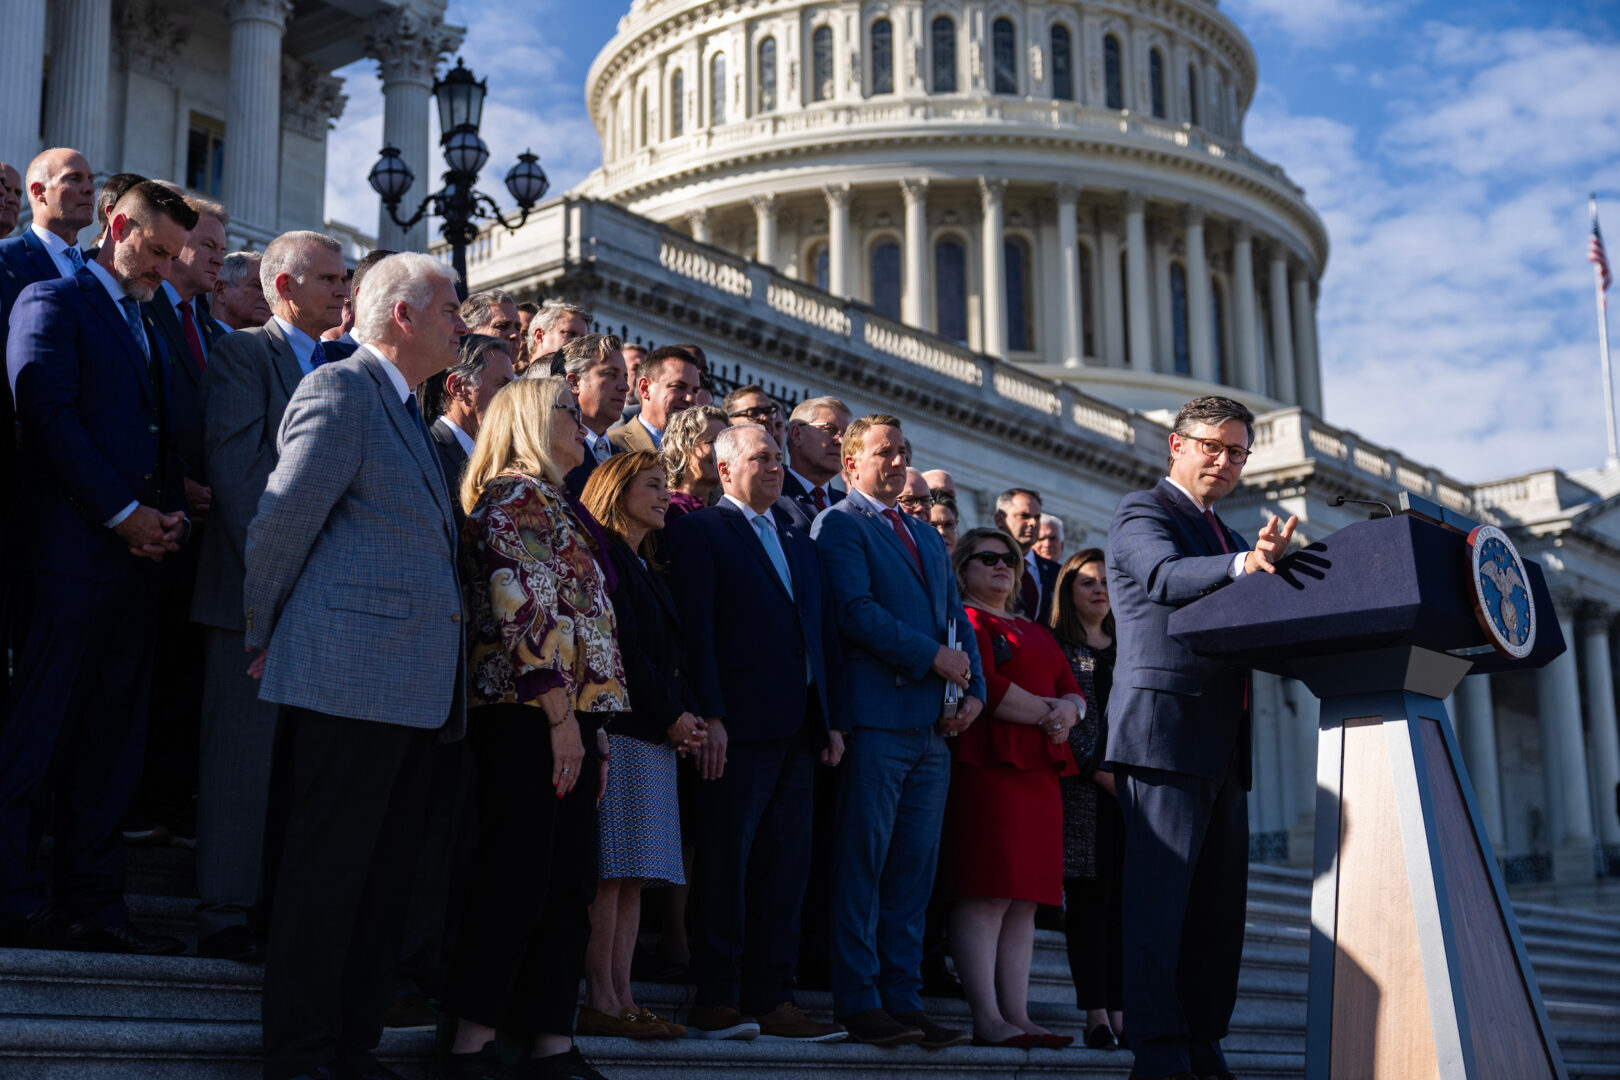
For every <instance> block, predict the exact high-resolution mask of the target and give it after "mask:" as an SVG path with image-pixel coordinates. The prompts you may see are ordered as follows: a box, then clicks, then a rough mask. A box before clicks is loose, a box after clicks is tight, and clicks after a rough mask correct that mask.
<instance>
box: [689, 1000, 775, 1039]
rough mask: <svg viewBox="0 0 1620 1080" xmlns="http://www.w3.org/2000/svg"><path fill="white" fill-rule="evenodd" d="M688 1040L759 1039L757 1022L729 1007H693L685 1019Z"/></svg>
mask: <svg viewBox="0 0 1620 1080" xmlns="http://www.w3.org/2000/svg"><path fill="white" fill-rule="evenodd" d="M686 1037H687V1038H688V1039H740V1040H743V1041H747V1040H749V1039H757V1038H758V1037H759V1021H758V1020H755V1019H754V1018H753V1017H752V1016H745V1015H743V1014H742V1013H741V1012H739V1011H737V1010H736V1009H734V1008H732V1007H731V1006H730V1005H694V1006H692V1011H691V1012H690V1013H688V1014H687V1017H686Z"/></svg>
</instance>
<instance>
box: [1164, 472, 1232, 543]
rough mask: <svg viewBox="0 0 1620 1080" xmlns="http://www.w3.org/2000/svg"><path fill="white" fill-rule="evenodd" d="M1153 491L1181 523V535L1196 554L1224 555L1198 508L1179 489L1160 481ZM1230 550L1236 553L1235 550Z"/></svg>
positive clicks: (1167, 481)
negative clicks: (1195, 549) (1193, 547)
mask: <svg viewBox="0 0 1620 1080" xmlns="http://www.w3.org/2000/svg"><path fill="white" fill-rule="evenodd" d="M1155 491H1156V492H1157V494H1158V496H1159V502H1160V503H1161V504H1163V505H1164V506H1165V507H1167V508H1168V509H1169V510H1170V511H1171V512H1172V513H1173V514H1174V515H1175V516H1176V519H1177V520H1178V521H1179V522H1180V523H1181V531H1182V534H1183V535H1184V536H1186V537H1188V538H1190V539H1191V541H1192V545H1193V546H1195V547H1196V548H1197V549H1198V551H1197V552H1196V554H1202V555H1221V554H1224V553H1223V552H1222V551H1221V545H1220V543H1219V541H1217V540H1216V539H1215V536H1214V534H1213V533H1211V532H1210V531H1209V522H1208V521H1207V520H1206V519H1205V517H1204V515H1203V514H1202V513H1200V512H1199V510H1198V507H1196V506H1194V505H1193V503H1192V500H1191V499H1189V498H1187V496H1186V495H1185V494H1183V493H1182V491H1181V489H1179V488H1177V487H1176V486H1175V485H1174V484H1172V483H1171V482H1170V481H1169V480H1160V481H1159V486H1158V487H1157V488H1156V489H1155ZM1215 520H1216V521H1220V516H1219V515H1216V518H1215ZM1228 531H1230V530H1228ZM1232 550H1233V551H1234V552H1235V551H1237V549H1236V548H1233V549H1232Z"/></svg>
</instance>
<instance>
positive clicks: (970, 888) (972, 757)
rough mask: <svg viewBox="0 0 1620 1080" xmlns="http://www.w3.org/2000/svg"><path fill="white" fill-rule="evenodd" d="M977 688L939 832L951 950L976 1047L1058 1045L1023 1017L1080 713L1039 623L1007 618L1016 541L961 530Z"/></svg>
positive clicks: (1018, 557)
mask: <svg viewBox="0 0 1620 1080" xmlns="http://www.w3.org/2000/svg"><path fill="white" fill-rule="evenodd" d="M951 564H952V566H953V567H954V569H955V570H956V578H957V584H958V586H959V587H960V589H961V593H962V602H963V606H964V607H965V608H966V610H967V617H968V621H969V622H970V623H972V624H973V627H972V628H973V632H974V634H975V635H977V637H978V644H979V657H980V660H981V662H982V663H983V665H984V676H985V686H986V689H987V690H988V691H989V695H988V698H987V699H986V701H985V704H984V715H983V716H982V717H981V718H980V719H979V720H978V721H977V722H976V723H974V724H973V725H972V726H970V727H969V728H968V729H967V730H966V731H964V732H963V733H962V735H961V737H960V739H959V740H958V741H957V743H956V753H955V760H954V762H953V764H952V767H951V791H950V801H949V804H948V809H947V824H946V831H947V832H948V833H949V834H950V835H951V837H952V840H953V843H954V849H955V852H956V858H955V863H956V865H955V873H954V875H953V876H954V881H955V893H956V898H957V899H956V904H955V906H954V908H953V909H952V911H951V928H950V937H951V952H952V955H953V956H954V957H955V958H956V970H957V973H958V974H959V975H960V976H961V978H962V989H963V991H964V992H965V993H966V995H967V999H968V1005H969V1007H970V1008H972V1010H973V1034H974V1041H975V1042H976V1043H978V1044H980V1045H990V1046H1011V1047H1022V1048H1029V1047H1036V1046H1044V1047H1049V1048H1051V1049H1062V1048H1063V1047H1065V1046H1068V1045H1069V1044H1070V1043H1072V1042H1073V1041H1074V1037H1073V1036H1070V1035H1054V1034H1053V1033H1051V1032H1049V1031H1047V1030H1046V1029H1045V1028H1043V1027H1041V1026H1040V1025H1038V1024H1036V1023H1034V1022H1033V1021H1031V1020H1030V1018H1029V1008H1028V1005H1029V969H1030V961H1031V959H1032V957H1033V955H1034V948H1035V909H1036V907H1037V906H1039V905H1041V904H1047V905H1050V906H1053V907H1056V906H1059V905H1061V904H1062V903H1063V800H1062V796H1061V794H1060V793H1059V788H1058V783H1059V779H1058V778H1059V777H1060V776H1072V775H1074V774H1075V773H1076V771H1077V770H1076V769H1075V764H1074V756H1073V755H1072V754H1071V753H1070V751H1069V729H1070V728H1072V727H1074V725H1075V724H1076V723H1077V722H1078V721H1079V719H1080V714H1081V712H1082V711H1084V709H1085V707H1086V703H1085V699H1084V698H1083V697H1082V696H1081V694H1080V688H1079V687H1078V686H1077V685H1075V681H1074V674H1073V672H1072V671H1070V669H1069V664H1068V661H1067V659H1066V658H1065V657H1064V655H1063V650H1062V649H1060V648H1058V644H1057V642H1056V641H1054V640H1053V638H1052V635H1051V634H1050V633H1049V632H1048V631H1047V630H1046V628H1045V627H1043V626H1041V625H1040V624H1038V623H1035V622H1032V621H1031V620H1029V619H1025V618H1021V617H1019V616H1017V615H1014V614H1013V600H1014V598H1015V597H1017V595H1018V585H1019V576H1020V575H1021V574H1022V573H1023V566H1024V560H1023V554H1022V552H1021V551H1020V550H1019V547H1018V542H1017V541H1016V540H1014V539H1013V538H1012V537H1011V536H1009V535H1008V534H1007V533H1005V532H1003V531H1002V530H1000V529H986V528H979V529H971V530H969V531H968V532H967V533H965V534H964V535H963V536H962V539H961V541H960V542H959V543H958V544H957V545H956V550H955V551H953V552H952V553H951Z"/></svg>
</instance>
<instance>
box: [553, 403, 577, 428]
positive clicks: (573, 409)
mask: <svg viewBox="0 0 1620 1080" xmlns="http://www.w3.org/2000/svg"><path fill="white" fill-rule="evenodd" d="M552 408H553V409H561V410H563V411H564V412H566V413H567V414H568V415H569V416H571V417H573V419H574V423H576V424H578V423H580V422H581V414H580V411H579V406H578V405H553V406H552Z"/></svg>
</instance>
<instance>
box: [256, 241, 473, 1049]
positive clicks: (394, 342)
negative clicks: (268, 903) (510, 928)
mask: <svg viewBox="0 0 1620 1080" xmlns="http://www.w3.org/2000/svg"><path fill="white" fill-rule="evenodd" d="M459 306H460V305H459V302H458V300H457V297H456V291H455V277H454V274H453V272H452V271H450V270H449V269H448V268H447V267H446V266H444V264H443V263H441V262H439V261H438V260H437V259H434V258H432V257H431V256H428V255H422V254H401V255H393V256H390V257H388V258H386V259H384V260H383V261H382V262H380V263H378V264H377V265H376V267H374V268H373V269H372V270H371V272H370V274H368V275H367V278H366V283H365V289H364V290H363V291H362V293H361V295H360V296H358V297H357V298H356V302H355V331H354V332H355V337H356V338H357V339H358V340H359V341H360V342H361V343H362V347H361V348H360V349H358V350H357V351H356V352H355V353H354V355H353V356H351V357H349V358H348V359H346V360H343V361H339V362H336V363H331V364H326V365H324V366H322V367H320V368H317V369H316V370H315V371H313V372H312V373H310V374H309V375H308V376H306V377H305V378H304V379H303V381H302V382H300V383H299V384H298V389H297V390H296V391H295V392H294V393H293V396H292V400H291V401H290V402H289V403H288V405H287V412H286V415H285V416H284V417H283V419H282V423H281V432H280V436H279V448H280V458H279V460H278V461H277V463H276V467H275V470H274V471H273V472H272V473H271V474H270V479H269V483H268V485H267V486H266V488H265V492H264V496H263V498H261V499H260V501H259V511H258V514H257V516H255V517H254V519H253V522H252V524H250V525H249V526H248V535H247V559H246V563H247V577H246V581H245V584H244V601H245V622H246V626H247V646H248V647H249V648H250V649H263V650H264V653H263V655H262V657H261V658H260V659H259V660H256V661H255V665H254V666H255V670H257V671H261V672H262V680H263V681H262V685H261V687H260V696H261V697H262V698H264V699H265V700H267V701H275V702H279V703H280V704H281V705H282V721H281V723H282V736H281V738H282V747H281V756H279V757H278V759H277V762H276V768H277V771H278V776H277V780H276V783H277V786H278V789H279V790H280V791H281V792H282V793H283V794H284V796H285V800H286V801H285V806H286V819H285V823H284V826H283V832H284V840H283V850H282V854H281V860H280V865H279V868H278V869H277V870H276V872H275V891H274V898H273V903H272V908H271V922H270V938H269V942H268V946H267V949H266V961H265V979H264V1004H263V1026H264V1051H265V1077H266V1080H293V1078H306V1077H307V1078H316V1080H321V1078H332V1077H345V1078H347V1077H359V1078H361V1080H388V1078H394V1077H396V1076H397V1074H396V1073H394V1072H393V1071H391V1070H389V1069H387V1068H385V1067H384V1066H382V1065H381V1064H379V1063H378V1062H377V1060H376V1058H375V1057H373V1056H372V1054H371V1051H372V1050H373V1049H375V1047H376V1045H377V1043H378V1040H379V1039H380V1038H381V1035H382V1022H383V1009H384V1004H385V1002H386V1000H387V996H388V991H389V984H390V980H391V976H392V974H393V968H394V962H395V952H396V951H397V948H398V944H399V936H400V931H401V927H402V923H403V919H404V908H405V901H406V898H407V896H408V894H409V891H410V890H409V884H410V881H411V877H412V870H413V867H414V859H415V841H416V839H417V837H418V835H419V834H420V832H421V830H422V827H423V825H424V819H425V814H426V810H427V804H428V797H429V788H430V785H431V779H432V758H431V754H432V750H433V747H434V745H435V743H436V742H437V741H440V740H444V741H450V740H454V739H456V738H459V737H460V736H461V734H462V732H463V730H464V729H465V726H466V699H465V678H464V657H465V649H464V642H463V628H464V626H465V622H464V621H463V618H462V606H461V590H460V587H459V585H458V584H457V576H456V567H455V550H456V537H455V531H454V530H455V519H454V515H453V513H452V511H451V503H450V499H451V494H450V492H449V490H448V488H447V487H446V485H445V482H444V474H443V472H442V470H441V469H440V468H439V463H438V459H437V457H436V456H435V452H434V450H433V447H432V443H431V442H430V441H429V439H428V435H427V431H426V429H425V428H424V427H423V425H422V418H421V412H420V410H419V408H418V406H417V402H416V395H415V393H414V392H413V391H412V388H413V387H415V386H418V385H420V384H421V382H422V381H423V380H424V379H426V378H427V377H428V376H430V375H432V374H434V373H436V372H438V371H442V370H444V369H445V368H446V367H449V366H450V365H451V364H452V363H454V362H455V359H456V349H457V345H458V343H459V341H460V338H461V336H462V335H463V334H465V333H466V332H467V327H466V325H465V324H464V323H463V322H462V321H461V317H460V315H459V314H458V308H459Z"/></svg>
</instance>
